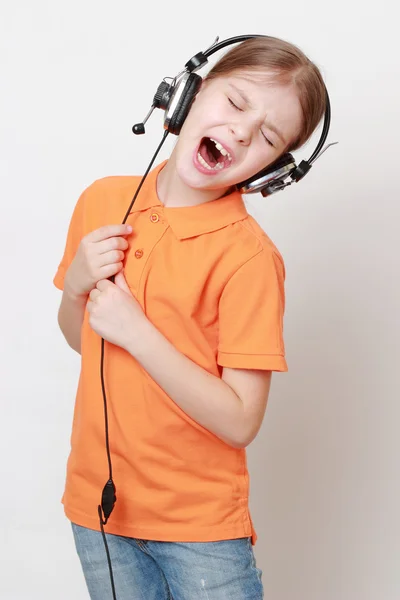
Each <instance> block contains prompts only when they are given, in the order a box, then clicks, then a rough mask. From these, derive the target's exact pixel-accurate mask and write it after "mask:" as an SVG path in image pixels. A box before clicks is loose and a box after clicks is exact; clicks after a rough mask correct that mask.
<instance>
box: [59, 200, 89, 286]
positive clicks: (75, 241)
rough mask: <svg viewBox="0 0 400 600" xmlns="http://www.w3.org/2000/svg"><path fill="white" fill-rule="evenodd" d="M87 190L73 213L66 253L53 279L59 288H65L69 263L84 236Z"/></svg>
mask: <svg viewBox="0 0 400 600" xmlns="http://www.w3.org/2000/svg"><path fill="white" fill-rule="evenodd" d="M86 193H87V190H85V191H84V192H83V193H82V194H81V196H80V197H79V199H78V202H77V203H76V205H75V208H74V211H73V213H72V217H71V221H70V224H69V228H68V234H67V240H66V243H65V249H64V255H63V257H62V260H61V262H60V264H59V265H58V269H57V273H56V274H55V277H54V279H53V283H54V285H55V286H56V287H57V288H58V289H59V290H63V289H64V277H65V273H66V272H67V269H68V267H69V265H70V264H71V262H72V260H73V258H74V256H75V254H76V251H77V250H78V246H79V244H80V242H81V239H82V238H83V237H84V235H85V232H84V218H85V199H86Z"/></svg>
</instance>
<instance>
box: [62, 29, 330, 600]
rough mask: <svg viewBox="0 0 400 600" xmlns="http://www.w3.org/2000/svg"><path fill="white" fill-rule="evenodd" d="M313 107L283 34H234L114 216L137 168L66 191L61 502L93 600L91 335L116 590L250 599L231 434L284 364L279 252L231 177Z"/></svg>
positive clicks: (105, 577)
mask: <svg viewBox="0 0 400 600" xmlns="http://www.w3.org/2000/svg"><path fill="white" fill-rule="evenodd" d="M324 110H325V87H324V84H323V80H322V77H321V74H320V72H319V70H318V69H317V67H316V66H315V65H314V64H313V63H311V62H310V61H309V59H308V58H307V57H305V56H304V54H303V53H302V52H301V51H300V50H299V49H298V48H296V47H294V46H292V45H291V44H289V43H287V42H284V41H282V40H279V39H276V38H257V39H251V40H248V41H246V42H243V43H242V44H240V45H238V46H235V47H234V48H233V50H231V51H229V52H228V53H227V54H226V55H225V56H224V57H223V58H222V59H221V60H220V61H219V62H218V63H217V64H216V65H215V67H214V68H213V69H212V70H211V71H210V73H209V75H208V76H207V77H206V79H205V81H204V82H203V84H202V87H201V89H200V91H199V93H198V94H197V96H196V99H195V101H194V102H193V105H192V107H191V109H190V112H189V115H188V117H187V118H186V120H185V122H184V125H183V128H182V130H181V133H180V135H179V137H178V141H177V144H176V146H175V148H174V150H173V152H172V154H171V156H170V158H169V160H168V161H165V162H163V163H162V164H160V165H158V166H157V167H156V168H155V169H153V170H152V171H151V172H150V174H149V176H148V178H147V179H146V180H145V183H144V185H143V188H142V189H141V191H140V193H139V195H138V197H137V200H136V202H135V204H134V205H133V207H132V210H131V213H130V215H129V218H128V220H127V223H126V224H125V225H119V224H118V223H121V221H122V219H123V216H124V214H125V211H126V209H127V207H128V206H129V203H130V201H131V198H132V196H133V193H134V191H135V189H136V188H137V186H138V184H139V181H140V178H139V177H128V176H127V177H108V178H105V179H101V180H99V181H96V182H95V183H93V184H92V185H91V186H89V188H87V189H86V190H85V191H84V192H83V194H82V195H81V197H80V198H79V200H78V203H77V205H76V207H75V210H74V213H73V217H72V221H71V224H70V227H69V232H68V238H67V243H66V249H65V253H64V256H63V259H62V261H61V264H60V266H59V269H58V271H57V274H56V276H55V279H54V283H55V285H56V286H57V287H58V288H60V289H62V290H64V291H63V296H62V301H61V306H60V310H59V325H60V328H61V330H62V332H63V334H64V336H65V338H66V340H67V342H68V343H69V345H70V346H71V347H72V348H73V349H74V350H76V351H77V352H79V353H80V354H81V356H82V363H81V375H80V380H79V386H78V391H77V399H76V405H75V414H74V422H73V431H72V439H71V454H70V457H69V460H68V468H67V480H66V488H65V493H64V496H63V503H64V507H65V513H66V515H67V517H68V518H69V519H70V520H71V522H72V527H73V533H74V536H75V542H76V547H77V551H78V554H79V557H80V560H81V563H82V567H83V571H84V575H85V578H86V582H87V586H88V589H89V593H90V597H91V598H92V600H108V599H110V598H111V585H110V578H109V571H108V564H107V557H106V553H105V549H104V545H103V541H102V538H101V533H100V528H99V521H98V515H97V505H98V504H99V498H100V495H101V490H102V488H103V486H104V483H105V480H106V477H107V456H106V453H105V440H104V415H103V404H102V388H101V379H100V369H99V365H100V357H101V338H104V339H105V340H106V342H105V359H104V375H105V386H106V391H107V397H108V399H109V402H108V420H109V433H110V448H111V455H112V465H113V478H114V481H115V483H116V488H117V498H118V501H117V503H116V505H115V508H114V511H113V513H112V516H111V518H110V520H109V522H108V524H107V540H108V546H109V550H110V555H111V561H112V566H113V572H114V581H115V589H116V596H117V598H118V600H128V599H132V598H135V599H145V600H153V599H154V600H164V599H168V598H173V599H174V600H197V599H199V600H202V599H206V598H209V599H210V600H211V599H213V600H222V599H223V598H224V599H226V598H229V600H259V599H261V598H262V597H263V588H262V582H261V571H260V570H259V569H258V568H257V567H256V563H255V559H254V554H253V549H252V546H253V545H254V544H255V541H256V534H255V531H254V528H253V524H252V521H251V517H250V514H249V508H248V499H249V477H248V471H247V466H246V450H245V448H246V446H247V445H248V444H250V443H251V441H252V440H253V439H254V438H255V436H256V435H257V432H258V430H259V428H260V426H261V423H262V420H263V416H264V412H265V408H266V404H267V398H268V393H269V389H270V384H271V373H272V371H286V370H287V366H286V361H285V356H284V343H283V336H282V329H283V313H284V265H283V261H282V257H281V255H280V254H279V252H278V250H277V249H276V247H275V246H274V244H273V243H272V241H271V240H270V239H269V238H268V236H267V235H266V234H265V233H264V231H263V230H262V229H261V228H260V227H259V226H258V224H257V223H256V222H255V221H254V219H252V218H251V217H250V216H249V215H248V213H247V211H246V209H245V206H244V203H243V200H242V197H241V195H240V194H239V192H238V191H235V187H234V186H235V184H236V183H238V182H240V181H244V180H246V179H248V178H249V177H251V176H252V175H254V174H255V173H256V172H258V171H260V170H261V169H262V168H264V167H265V166H267V165H268V164H270V163H272V162H273V161H275V160H276V159H277V158H278V157H279V156H281V155H282V154H283V153H284V152H290V151H292V150H295V149H297V148H299V147H300V146H301V145H302V144H304V142H305V141H306V140H307V139H308V138H309V137H310V135H311V134H312V132H313V131H314V130H315V128H316V127H317V125H318V123H319V121H320V120H321V118H322V116H323V114H324ZM112 276H115V279H114V280H113V281H112V280H110V278H111V277H112ZM85 309H87V310H85Z"/></svg>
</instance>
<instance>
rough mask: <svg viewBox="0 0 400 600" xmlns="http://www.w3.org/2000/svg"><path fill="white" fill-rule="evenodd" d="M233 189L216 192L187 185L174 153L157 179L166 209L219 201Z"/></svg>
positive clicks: (159, 195) (158, 188) (158, 190)
mask: <svg viewBox="0 0 400 600" xmlns="http://www.w3.org/2000/svg"><path fill="white" fill-rule="evenodd" d="M231 191H232V188H227V189H226V188H222V189H221V188H219V189H216V190H207V189H196V188H192V187H190V186H188V185H186V184H185V182H184V181H182V179H181V178H180V177H179V175H178V173H177V170H176V168H175V156H174V152H173V153H172V154H171V156H170V158H169V160H168V162H167V164H166V165H165V167H164V168H163V169H161V171H160V173H159V174H158V177H157V195H158V197H159V199H160V201H161V202H162V204H163V205H164V206H166V207H169V208H172V207H179V206H198V205H199V204H203V203H204V202H211V201H212V200H217V198H221V197H222V196H225V195H227V193H229V192H231Z"/></svg>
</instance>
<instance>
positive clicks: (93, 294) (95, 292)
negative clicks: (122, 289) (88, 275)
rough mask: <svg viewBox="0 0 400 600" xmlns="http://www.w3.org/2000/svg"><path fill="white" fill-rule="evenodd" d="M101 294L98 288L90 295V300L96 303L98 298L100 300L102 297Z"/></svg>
mask: <svg viewBox="0 0 400 600" xmlns="http://www.w3.org/2000/svg"><path fill="white" fill-rule="evenodd" d="M100 294H101V292H99V290H98V289H97V288H94V289H93V290H92V291H91V292H90V294H89V298H90V299H91V300H92V301H93V302H96V298H98V297H99V296H100Z"/></svg>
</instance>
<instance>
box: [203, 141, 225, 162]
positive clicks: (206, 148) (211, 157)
mask: <svg viewBox="0 0 400 600" xmlns="http://www.w3.org/2000/svg"><path fill="white" fill-rule="evenodd" d="M199 152H200V155H201V156H202V157H203V158H204V160H205V161H206V163H207V164H208V165H210V167H215V165H216V164H217V163H219V162H223V161H224V157H223V156H222V154H221V153H220V151H219V150H218V149H217V148H216V146H215V144H214V142H212V141H211V140H210V139H209V138H204V139H203V141H202V142H201V144H200V148H199Z"/></svg>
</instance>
